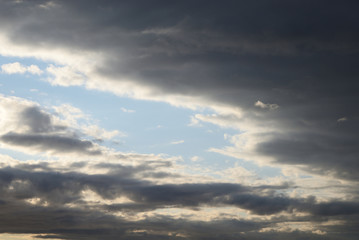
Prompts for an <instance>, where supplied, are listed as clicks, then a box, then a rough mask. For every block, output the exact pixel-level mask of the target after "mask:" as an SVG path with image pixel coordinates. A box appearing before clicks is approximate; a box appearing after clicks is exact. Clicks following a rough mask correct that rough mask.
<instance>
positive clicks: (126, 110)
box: [121, 107, 136, 113]
mask: <svg viewBox="0 0 359 240" xmlns="http://www.w3.org/2000/svg"><path fill="white" fill-rule="evenodd" d="M121 111H122V112H125V113H134V112H136V111H135V110H132V109H127V108H124V107H122V108H121Z"/></svg>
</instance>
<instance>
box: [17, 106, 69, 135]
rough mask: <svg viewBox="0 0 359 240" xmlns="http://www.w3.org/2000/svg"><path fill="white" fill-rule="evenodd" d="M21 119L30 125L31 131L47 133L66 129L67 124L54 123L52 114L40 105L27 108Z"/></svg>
mask: <svg viewBox="0 0 359 240" xmlns="http://www.w3.org/2000/svg"><path fill="white" fill-rule="evenodd" d="M19 120H20V121H22V122H23V124H25V125H27V126H29V128H30V132H33V133H46V132H54V131H59V130H65V129H66V127H65V126H56V125H54V124H53V123H52V119H51V116H50V114H48V113H46V112H44V111H42V110H41V109H40V108H39V107H28V108H25V109H24V111H23V112H22V114H21V116H19Z"/></svg>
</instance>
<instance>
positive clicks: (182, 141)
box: [171, 140, 184, 145]
mask: <svg viewBox="0 0 359 240" xmlns="http://www.w3.org/2000/svg"><path fill="white" fill-rule="evenodd" d="M182 143H184V140H179V141H173V142H171V144H173V145H176V144H182Z"/></svg>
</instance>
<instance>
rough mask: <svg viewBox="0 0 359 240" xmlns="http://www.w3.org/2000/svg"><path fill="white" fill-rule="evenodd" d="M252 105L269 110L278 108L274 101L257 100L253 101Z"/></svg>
mask: <svg viewBox="0 0 359 240" xmlns="http://www.w3.org/2000/svg"><path fill="white" fill-rule="evenodd" d="M254 106H256V107H259V108H262V109H269V110H274V109H277V108H279V106H278V104H275V103H263V102H261V101H259V100H258V101H257V102H255V103H254Z"/></svg>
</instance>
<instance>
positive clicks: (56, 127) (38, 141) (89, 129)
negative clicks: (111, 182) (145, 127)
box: [0, 96, 120, 156]
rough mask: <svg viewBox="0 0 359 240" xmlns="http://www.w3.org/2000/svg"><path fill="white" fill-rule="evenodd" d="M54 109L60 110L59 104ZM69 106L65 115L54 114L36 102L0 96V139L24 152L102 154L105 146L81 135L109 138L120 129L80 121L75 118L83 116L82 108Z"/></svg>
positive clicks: (8, 145) (3, 142)
mask: <svg viewBox="0 0 359 240" xmlns="http://www.w3.org/2000/svg"><path fill="white" fill-rule="evenodd" d="M56 109H57V110H58V113H60V112H61V111H60V110H59V109H61V108H56ZM68 109H70V110H69V111H70V112H67V113H66V112H63V113H64V114H65V115H56V114H53V113H51V112H50V111H49V110H48V109H47V110H46V109H44V108H41V107H40V106H39V105H38V104H36V103H35V102H31V101H28V100H24V99H21V98H15V97H6V96H0V111H1V113H2V119H1V121H0V142H1V143H2V144H4V145H6V146H7V147H10V148H14V149H21V150H24V151H25V152H27V153H48V154H55V155H56V154H57V155H58V154H66V153H74V154H78V155H79V154H85V155H93V156H96V155H101V154H102V151H103V150H104V148H103V149H102V150H101V149H100V146H99V145H98V144H96V143H95V142H94V140H91V139H90V140H88V139H83V138H82V137H81V135H85V136H86V137H87V138H88V137H90V136H94V137H96V138H97V139H98V138H99V137H103V138H104V139H109V138H113V137H114V136H116V135H118V134H119V133H120V132H119V131H112V132H111V131H106V130H104V129H102V128H100V127H98V126H96V125H80V124H78V123H77V121H76V119H78V118H82V117H84V116H83V115H82V112H81V111H80V112H79V111H75V110H72V112H74V111H75V115H73V114H71V108H70V107H69V108H68ZM77 110H78V109H77ZM76 114H77V115H76ZM61 117H62V118H63V119H61Z"/></svg>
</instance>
